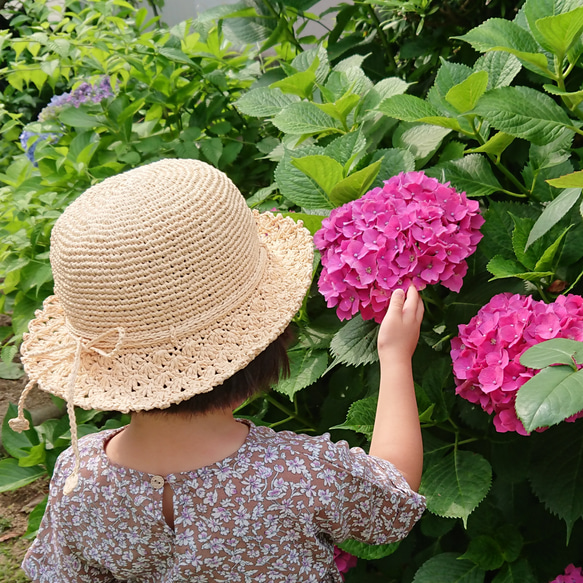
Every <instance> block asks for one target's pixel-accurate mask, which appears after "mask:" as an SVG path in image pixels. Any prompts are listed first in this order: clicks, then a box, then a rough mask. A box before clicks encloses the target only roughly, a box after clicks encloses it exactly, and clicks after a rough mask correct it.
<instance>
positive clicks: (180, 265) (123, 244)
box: [11, 160, 313, 430]
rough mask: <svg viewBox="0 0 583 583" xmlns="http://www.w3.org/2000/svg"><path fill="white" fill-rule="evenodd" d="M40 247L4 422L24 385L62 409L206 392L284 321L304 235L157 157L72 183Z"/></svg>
mask: <svg viewBox="0 0 583 583" xmlns="http://www.w3.org/2000/svg"><path fill="white" fill-rule="evenodd" d="M50 255H51V265H52V268H53V275H54V280H55V295H54V296H51V297H49V298H47V300H45V302H44V305H43V309H42V310H39V311H37V312H36V315H35V316H36V317H35V319H34V320H32V321H31V322H30V324H29V333H28V334H25V335H24V340H23V343H22V347H21V354H22V363H23V365H24V369H25V371H26V372H27V374H28V376H29V379H30V381H29V383H28V385H27V387H26V388H25V391H24V392H23V394H22V396H21V399H20V403H19V413H20V415H19V418H17V419H14V420H12V421H13V423H12V424H11V426H12V427H13V428H14V429H16V430H22V429H25V428H26V420H25V419H24V417H23V415H22V409H23V406H24V399H25V398H26V394H27V393H28V391H29V390H30V389H31V388H32V386H33V384H35V383H38V385H39V386H40V388H41V389H42V390H44V391H47V392H49V393H52V394H54V395H57V396H58V397H61V398H63V399H65V400H66V401H67V404H68V408H69V413H70V415H71V412H72V411H73V406H74V405H76V406H78V407H82V408H84V409H101V410H114V411H121V412H128V411H140V410H148V409H154V408H165V407H168V406H169V405H171V404H173V403H178V402H180V401H183V400H185V399H188V398H190V397H192V396H193V395H196V394H199V393H204V392H207V391H210V390H212V389H213V387H216V386H217V385H219V384H221V383H222V382H223V381H224V380H225V379H227V378H229V377H230V376H232V375H233V374H234V373H235V372H237V371H238V370H240V369H242V368H244V367H245V366H246V365H247V364H248V363H249V362H251V360H253V359H254V358H255V356H257V355H258V354H259V353H260V352H261V351H262V350H264V349H265V348H266V347H267V346H268V345H269V344H270V343H271V342H272V341H273V340H275V339H276V338H277V337H278V336H279V335H280V334H281V332H282V331H283V330H284V329H285V327H286V326H287V325H288V324H289V322H290V321H291V319H292V317H293V316H294V314H295V313H296V312H297V310H298V309H299V308H300V306H301V303H302V300H303V297H304V295H305V293H306V291H307V289H308V287H309V285H310V282H311V276H312V259H313V245H312V240H311V236H310V234H309V232H308V231H307V230H306V229H305V228H304V227H303V226H302V224H301V222H298V223H295V222H294V221H293V220H292V219H290V218H283V217H282V216H281V215H278V216H274V215H273V214H271V213H263V214H260V213H258V212H257V211H251V210H250V209H249V208H248V207H247V205H246V203H245V200H244V198H243V196H242V195H241V193H240V192H239V191H238V189H237V188H236V187H235V185H234V184H233V183H232V182H231V181H230V180H229V178H228V177H227V176H226V175H225V174H223V173H222V172H220V171H219V170H216V169H215V168H213V167H212V166H209V165H208V164H205V163H203V162H200V161H198V160H161V161H159V162H155V163H153V164H148V165H146V166H142V167H140V168H136V169H134V170H130V171H128V172H125V173H123V174H120V175H117V176H113V177H111V178H107V179H106V180H104V181H103V182H101V183H100V184H97V185H95V186H93V187H91V188H90V189H89V190H87V191H86V192H85V193H83V194H82V195H81V196H80V197H79V198H78V199H77V200H75V201H74V202H73V203H72V204H71V205H70V206H69V207H68V208H67V209H66V210H65V212H64V213H63V214H62V216H61V217H60V218H59V219H58V220H57V222H56V224H55V226H54V228H53V232H52V235H51V253H50ZM73 419H74V416H73ZM72 425H73V424H72Z"/></svg>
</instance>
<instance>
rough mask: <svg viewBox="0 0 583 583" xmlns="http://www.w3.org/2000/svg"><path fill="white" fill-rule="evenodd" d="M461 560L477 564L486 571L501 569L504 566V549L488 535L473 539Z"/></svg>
mask: <svg viewBox="0 0 583 583" xmlns="http://www.w3.org/2000/svg"><path fill="white" fill-rule="evenodd" d="M459 558H460V559H467V560H468V561H471V562H472V563H475V564H476V565H478V567H480V568H481V569H484V571H493V570H495V569H499V568H500V567H501V566H502V565H503V564H504V557H503V555H502V549H501V548H500V545H499V544H498V541H496V540H495V539H494V538H493V537H491V536H489V535H486V534H483V535H480V536H478V537H476V538H475V539H472V540H471V541H470V545H469V546H468V550H467V551H466V552H465V553H464V554H463V555H461V557H459Z"/></svg>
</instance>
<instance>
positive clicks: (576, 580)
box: [550, 564, 583, 583]
mask: <svg viewBox="0 0 583 583" xmlns="http://www.w3.org/2000/svg"><path fill="white" fill-rule="evenodd" d="M550 583H583V569H581V567H575V565H573V564H571V565H568V566H567V568H566V569H565V574H564V575H559V576H558V577H557V578H556V579H553V580H552V581H551V582H550Z"/></svg>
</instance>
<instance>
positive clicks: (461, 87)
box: [445, 71, 488, 113]
mask: <svg viewBox="0 0 583 583" xmlns="http://www.w3.org/2000/svg"><path fill="white" fill-rule="evenodd" d="M487 86H488V73H487V72H486V71H476V72H475V73H472V74H471V75H470V76H469V77H468V78H467V79H466V80H465V81H462V82H461V83H459V84H458V85H455V86H454V87H452V88H451V89H450V90H449V91H448V92H447V93H446V95H445V99H446V100H447V101H448V103H451V105H453V106H454V107H455V108H456V109H457V110H458V111H459V112H460V113H464V112H466V111H469V110H471V109H473V108H474V107H475V106H476V103H477V102H478V100H479V99H480V97H482V95H484V93H485V91H486V87H487Z"/></svg>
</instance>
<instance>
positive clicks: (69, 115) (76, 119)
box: [59, 107, 103, 128]
mask: <svg viewBox="0 0 583 583" xmlns="http://www.w3.org/2000/svg"><path fill="white" fill-rule="evenodd" d="M59 120H60V121H61V122H63V123H64V124H65V125H68V126H71V127H73V128H95V127H98V126H102V125H103V120H101V119H98V117H97V116H95V115H91V114H90V113H87V112H86V111H84V110H83V109H82V108H81V107H79V108H76V107H67V108H66V109H63V111H61V113H60V114H59Z"/></svg>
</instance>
